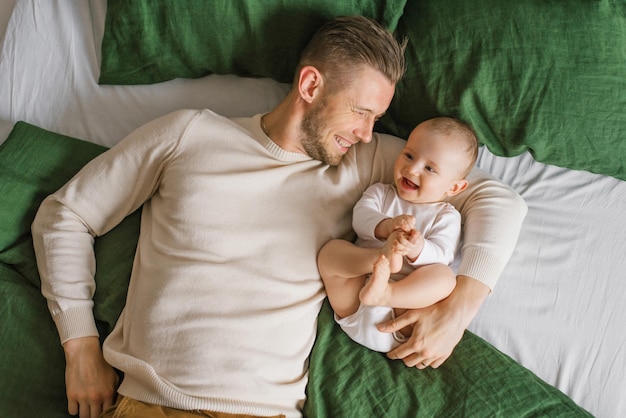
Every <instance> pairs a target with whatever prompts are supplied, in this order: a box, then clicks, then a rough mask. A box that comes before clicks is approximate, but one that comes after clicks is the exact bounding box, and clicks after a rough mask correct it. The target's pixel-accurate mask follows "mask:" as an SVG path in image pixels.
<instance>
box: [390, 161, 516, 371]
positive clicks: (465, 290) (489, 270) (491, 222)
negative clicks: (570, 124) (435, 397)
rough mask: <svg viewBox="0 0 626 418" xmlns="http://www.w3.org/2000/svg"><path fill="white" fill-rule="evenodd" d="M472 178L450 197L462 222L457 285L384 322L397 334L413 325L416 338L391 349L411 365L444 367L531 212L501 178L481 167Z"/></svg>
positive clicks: (498, 274) (391, 356)
mask: <svg viewBox="0 0 626 418" xmlns="http://www.w3.org/2000/svg"><path fill="white" fill-rule="evenodd" d="M468 180H469V182H470V187H469V188H468V190H466V191H465V192H463V193H460V194H459V195H457V196H454V197H453V198H452V199H450V203H452V204H453V205H454V206H455V207H456V208H457V210H459V212H460V213H461V218H462V220H463V246H462V249H461V256H462V260H461V265H460V267H459V271H458V275H457V286H456V288H455V289H454V290H453V292H452V293H451V294H450V296H448V298H446V299H444V300H442V301H440V302H438V303H436V304H435V305H433V306H430V307H427V308H423V309H416V310H410V311H407V312H405V313H404V314H403V315H401V316H399V317H398V318H396V319H394V320H392V321H390V322H387V323H385V324H381V325H380V326H379V329H380V330H381V331H384V332H393V331H399V330H400V329H402V328H403V327H405V326H407V325H411V324H413V334H412V335H411V338H410V339H409V340H408V341H407V342H406V343H404V344H402V345H401V346H399V347H397V348H396V349H395V350H393V351H391V352H389V353H388V355H389V357H390V358H395V359H402V360H403V361H404V362H405V364H406V365H407V366H416V367H418V368H424V367H426V366H432V367H439V366H440V365H441V364H442V363H443V362H444V361H445V360H446V359H447V358H448V357H449V356H450V354H452V351H453V350H454V347H456V345H457V344H458V342H459V341H460V340H461V337H462V336H463V332H464V331H465V329H466V328H467V326H468V325H469V324H470V322H471V321H472V320H473V319H474V317H475V316H476V313H477V312H478V310H479V309H480V306H481V305H482V303H483V302H484V300H485V299H486V298H487V296H488V295H489V293H490V292H491V289H493V287H494V286H495V284H496V282H497V280H498V277H499V276H500V274H501V273H502V270H503V269H504V267H505V265H506V263H507V262H508V260H509V258H510V257H511V254H512V253H513V250H514V248H515V244H516V243H517V238H518V236H519V231H520V229H521V225H522V222H523V220H524V217H525V216H526V212H527V206H526V204H525V202H524V201H523V200H522V198H521V197H520V196H519V195H518V194H517V193H516V192H515V191H514V190H512V189H511V188H510V187H508V186H507V185H505V184H503V183H502V182H500V181H499V180H496V179H493V178H491V177H489V176H488V175H486V174H485V173H483V172H482V171H480V170H478V169H474V170H473V171H472V173H471V175H470V176H469V177H468Z"/></svg>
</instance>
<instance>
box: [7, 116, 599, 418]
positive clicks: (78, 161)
mask: <svg viewBox="0 0 626 418" xmlns="http://www.w3.org/2000/svg"><path fill="white" fill-rule="evenodd" d="M104 150H105V148H103V147H101V146H99V145H95V144H92V143H89V142H85V141H81V140H78V139H75V138H70V137H67V136H63V135H59V134H56V133H53V132H49V131H46V130H43V129H41V128H38V127H36V126H33V125H29V124H27V123H23V122H18V123H17V124H16V125H15V127H14V128H13V130H12V131H11V133H10V135H9V138H8V139H7V140H6V142H4V143H3V144H2V145H1V146H0V213H2V216H1V217H0V300H2V303H0V341H1V344H2V352H3V355H2V356H0V375H1V376H2V379H0V416H2V417H17V416H19V417H35V416H36V417H46V418H56V417H67V416H68V415H67V412H66V411H67V403H66V399H65V383H64V367H65V365H64V357H63V350H62V348H61V345H60V343H59V338H58V335H57V332H56V328H55V326H54V323H53V322H52V320H51V318H50V314H49V313H48V309H47V306H46V301H45V299H44V298H43V296H42V295H41V293H40V280H39V275H38V273H37V268H36V261H35V256H34V252H33V248H32V237H31V233H30V225H31V223H32V220H33V217H34V216H35V213H36V211H37V208H38V207H39V204H40V203H41V201H42V200H43V199H44V198H45V196H47V195H48V194H50V193H52V192H54V191H55V190H57V189H58V188H59V187H60V186H62V185H63V184H64V183H65V182H66V181H67V180H69V179H70V178H71V177H72V176H73V175H74V173H76V172H77V171H78V170H79V169H80V168H81V167H82V166H83V165H84V164H85V163H86V162H88V161H89V160H90V159H92V158H93V157H95V156H96V155H98V154H100V153H101V152H103V151H104ZM139 216H140V215H139V213H138V212H136V213H134V214H132V215H130V216H129V217H128V218H126V219H125V220H124V221H123V222H122V223H121V224H120V225H118V226H117V227H116V228H114V229H113V230H112V231H110V232H109V233H107V234H106V235H104V236H102V237H99V238H97V239H96V244H95V245H96V264H97V272H96V282H97V289H96V294H95V297H94V301H95V307H94V313H95V316H96V320H97V323H98V327H99V329H100V332H101V336H102V337H104V336H106V335H107V334H108V333H109V332H110V331H111V329H112V326H113V324H114V323H115V321H116V320H117V317H118V316H119V313H120V312H121V309H122V307H123V305H124V300H125V297H126V291H127V287H128V279H129V276H130V269H131V266H132V259H133V256H134V252H135V248H136V243H137V238H138V234H139ZM310 369H311V381H310V384H309V386H308V389H307V394H308V400H307V403H306V404H305V414H306V416H307V417H332V418H336V417H377V418H378V417H382V416H389V417H422V416H423V417H436V416H441V417H453V416H459V417H460V416H463V417H469V416H476V417H483V416H493V417H510V416H541V417H550V416H557V415H558V416H561V417H586V416H589V415H588V414H587V413H586V412H585V411H583V410H581V409H579V408H578V407H577V406H576V405H575V404H574V403H573V402H572V401H571V400H569V399H568V398H567V397H566V396H565V395H563V394H562V393H561V392H559V391H557V390H556V389H554V388H553V387H551V386H550V385H548V384H546V383H544V382H542V381H541V380H539V379H538V378H537V377H536V376H534V375H533V374H532V373H530V372H529V371H528V370H526V369H525V368H523V367H522V366H520V365H519V364H517V363H515V362H514V361H513V360H512V359H510V358H509V357H507V356H505V355H504V354H502V353H500V352H499V351H497V350H496V349H495V348H493V347H492V346H490V345H489V344H488V343H486V342H485V341H483V340H482V339H480V338H478V337H476V336H474V335H472V334H471V333H466V335H465V337H464V338H463V340H462V342H461V344H460V345H459V346H458V348H457V349H456V351H455V353H454V355H453V357H452V358H451V359H450V360H449V361H448V362H447V363H446V364H445V366H443V367H441V368H440V369H438V370H426V371H423V372H420V371H417V370H415V369H407V368H405V367H404V365H403V364H402V363H401V362H391V361H389V360H387V359H386V358H385V357H384V355H382V354H380V353H374V352H371V351H369V350H367V349H365V348H363V347H360V346H357V345H356V344H354V343H352V342H351V341H350V340H349V339H348V338H347V337H346V336H345V335H344V334H343V333H342V332H341V331H340V330H339V329H338V328H337V326H336V325H335V323H334V321H333V319H332V313H331V311H330V308H329V306H328V305H327V304H326V305H325V306H324V308H323V309H322V312H321V314H320V317H319V327H318V337H317V340H316V343H315V347H314V349H313V353H312V357H311V361H310ZM559 414H560V415H559Z"/></svg>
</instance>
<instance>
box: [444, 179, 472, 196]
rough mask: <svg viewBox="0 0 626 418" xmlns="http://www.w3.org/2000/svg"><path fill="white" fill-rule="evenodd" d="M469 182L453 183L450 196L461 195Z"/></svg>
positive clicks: (459, 181)
mask: <svg viewBox="0 0 626 418" xmlns="http://www.w3.org/2000/svg"><path fill="white" fill-rule="evenodd" d="M467 185H468V183H467V180H465V179H463V180H457V181H455V182H454V183H452V186H450V189H449V190H448V196H454V195H455V194H459V193H461V192H462V191H463V190H465V189H467Z"/></svg>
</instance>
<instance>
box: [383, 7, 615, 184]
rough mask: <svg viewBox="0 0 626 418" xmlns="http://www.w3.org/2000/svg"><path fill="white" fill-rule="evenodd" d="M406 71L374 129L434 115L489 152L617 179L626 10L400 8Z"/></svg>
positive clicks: (401, 128) (403, 126)
mask: <svg viewBox="0 0 626 418" xmlns="http://www.w3.org/2000/svg"><path fill="white" fill-rule="evenodd" d="M397 36H399V37H404V36H406V37H408V38H409V44H408V47H407V53H406V57H407V61H408V71H407V74H406V76H405V77H404V79H403V80H402V81H401V82H400V83H399V85H398V88H397V93H396V96H395V98H394V101H393V103H392V105H391V108H390V109H389V111H388V113H389V117H388V118H386V119H384V121H383V122H384V129H386V130H388V131H392V132H395V133H396V134H398V135H399V136H402V137H406V136H407V135H408V133H409V132H410V131H411V129H412V128H413V127H414V126H415V125H416V124H417V123H419V122H421V121H423V120H425V119H428V118H430V117H433V116H436V115H440V114H444V115H453V116H457V117H460V118H462V119H464V120H466V121H468V122H470V123H471V124H472V125H473V126H474V128H475V130H476V131H477V134H478V137H479V139H480V141H481V142H482V143H483V144H486V145H487V147H488V148H489V150H490V151H491V152H493V153H494V154H496V155H500V156H515V155H518V154H520V153H522V152H523V151H526V150H528V151H530V152H531V154H532V155H533V157H534V158H535V160H537V161H540V162H542V163H546V164H553V165H557V166H561V167H568V168H573V169H578V170H587V171H591V172H594V173H600V174H605V175H610V176H613V177H616V178H619V179H622V180H625V179H626V111H625V109H626V2H624V1H623V0H600V1H594V0H580V1H538V0H522V1H515V2H508V1H502V0H437V1H415V2H409V3H408V4H407V6H406V8H405V10H404V15H403V16H402V18H401V20H400V22H399V25H398V31H397Z"/></svg>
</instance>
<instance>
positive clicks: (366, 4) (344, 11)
mask: <svg viewBox="0 0 626 418" xmlns="http://www.w3.org/2000/svg"><path fill="white" fill-rule="evenodd" d="M405 3H406V0H342V1H337V0H298V1H293V0H270V1H268V0H264V1H259V0H235V1H232V0H215V1H206V0H185V1H178V0H163V1H160V0H159V1H155V0H109V1H108V2H107V16H106V22H105V27H106V29H105V33H104V38H103V40H102V53H103V55H102V62H101V66H100V67H101V71H100V77H99V83H100V84H150V83H158V82H161V81H166V80H170V79H173V78H196V77H201V76H205V75H207V74H211V73H216V74H239V75H245V76H263V77H271V78H274V79H276V80H279V81H281V82H290V81H291V80H292V78H293V71H294V68H295V67H296V63H297V60H298V56H299V54H300V51H301V50H302V48H303V47H304V46H305V45H306V43H307V42H308V40H309V38H310V37H311V36H312V35H313V33H314V32H315V30H317V28H318V27H319V26H320V25H321V24H322V23H323V22H325V21H326V20H329V19H330V18H332V17H334V16H341V15H364V16H369V17H371V18H374V19H376V20H378V21H380V22H383V23H384V24H385V25H386V27H388V28H390V29H391V30H393V29H395V26H396V25H397V22H398V19H399V17H400V16H401V15H402V10H403V8H404V4H405Z"/></svg>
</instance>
